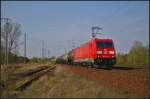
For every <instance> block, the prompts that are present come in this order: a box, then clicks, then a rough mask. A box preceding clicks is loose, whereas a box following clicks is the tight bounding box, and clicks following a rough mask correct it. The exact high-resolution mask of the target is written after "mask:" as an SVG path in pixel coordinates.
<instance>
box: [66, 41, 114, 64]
mask: <svg viewBox="0 0 150 99" xmlns="http://www.w3.org/2000/svg"><path fill="white" fill-rule="evenodd" d="M68 63H71V64H72V63H81V64H90V65H93V64H97V65H106V66H109V67H112V66H113V65H114V64H115V63H116V51H115V47H114V43H113V40H112V39H98V38H93V39H91V40H90V41H89V42H87V43H85V44H83V45H81V46H80V47H78V48H75V49H73V51H72V52H70V54H69V55H68Z"/></svg>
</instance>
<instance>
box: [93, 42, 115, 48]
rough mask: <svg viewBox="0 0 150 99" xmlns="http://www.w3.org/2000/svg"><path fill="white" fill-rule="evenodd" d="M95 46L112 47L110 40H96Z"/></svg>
mask: <svg viewBox="0 0 150 99" xmlns="http://www.w3.org/2000/svg"><path fill="white" fill-rule="evenodd" d="M96 47H97V48H112V47H113V43H112V42H96Z"/></svg>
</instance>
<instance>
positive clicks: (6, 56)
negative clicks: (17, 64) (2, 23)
mask: <svg viewBox="0 0 150 99" xmlns="http://www.w3.org/2000/svg"><path fill="white" fill-rule="evenodd" d="M1 19H3V20H6V26H8V24H9V22H8V21H9V20H11V19H9V18H1ZM6 29H7V28H6ZM5 40H6V45H5V64H6V65H8V55H9V53H8V31H7V30H6V38H5Z"/></svg>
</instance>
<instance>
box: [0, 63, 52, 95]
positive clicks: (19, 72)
mask: <svg viewBox="0 0 150 99" xmlns="http://www.w3.org/2000/svg"><path fill="white" fill-rule="evenodd" d="M53 67H55V65H54V63H50V62H49V63H44V64H39V63H38V64H37V63H34V64H33V63H32V64H23V65H22V64H20V66H18V65H17V66H16V65H7V66H6V65H1V92H2V96H4V97H9V96H10V97H11V96H14V97H15V94H17V93H16V92H17V91H16V88H18V87H19V86H21V85H23V84H26V83H27V82H29V81H30V80H31V79H34V78H35V77H36V76H40V75H42V74H44V72H46V71H47V70H48V68H53ZM46 69H47V70H46ZM44 70H45V71H44ZM40 71H42V72H41V73H38V74H37V75H36V76H35V77H29V76H30V75H32V74H34V73H36V72H40Z"/></svg>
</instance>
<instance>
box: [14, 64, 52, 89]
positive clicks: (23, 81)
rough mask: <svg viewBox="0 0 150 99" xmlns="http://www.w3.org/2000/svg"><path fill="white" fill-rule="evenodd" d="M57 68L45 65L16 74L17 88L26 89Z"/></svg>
mask: <svg viewBox="0 0 150 99" xmlns="http://www.w3.org/2000/svg"><path fill="white" fill-rule="evenodd" d="M53 69H55V66H43V67H41V68H37V69H35V70H30V71H29V72H25V73H18V74H14V75H15V76H16V77H15V79H16V80H17V81H16V84H15V85H16V90H19V91H24V90H25V89H26V88H27V87H28V86H29V85H30V84H31V83H32V82H33V81H35V80H37V79H38V78H40V77H41V76H43V75H45V74H46V73H48V72H49V71H51V70H53Z"/></svg>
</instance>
